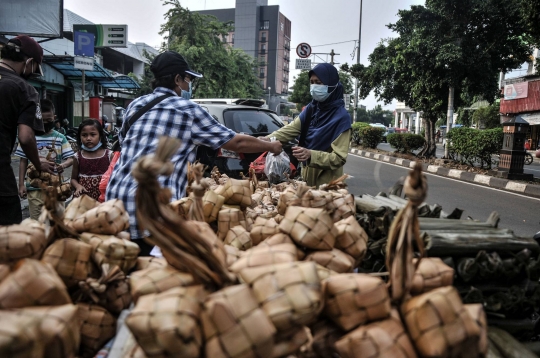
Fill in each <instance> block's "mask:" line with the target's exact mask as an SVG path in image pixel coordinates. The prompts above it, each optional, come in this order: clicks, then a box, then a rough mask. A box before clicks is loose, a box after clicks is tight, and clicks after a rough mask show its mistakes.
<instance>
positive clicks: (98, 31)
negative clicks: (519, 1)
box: [73, 24, 128, 47]
mask: <svg viewBox="0 0 540 358" xmlns="http://www.w3.org/2000/svg"><path fill="white" fill-rule="evenodd" d="M73 31H80V32H87V33H92V34H94V35H95V36H96V38H95V43H94V44H95V46H96V47H127V45H128V33H127V32H128V28H127V25H95V24H93V25H82V24H81V25H79V24H74V25H73Z"/></svg>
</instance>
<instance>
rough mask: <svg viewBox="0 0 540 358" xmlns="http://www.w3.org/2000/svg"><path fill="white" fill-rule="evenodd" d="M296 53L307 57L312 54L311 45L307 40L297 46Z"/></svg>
mask: <svg viewBox="0 0 540 358" xmlns="http://www.w3.org/2000/svg"><path fill="white" fill-rule="evenodd" d="M296 54H297V55H298V57H300V58H307V57H309V56H311V46H309V45H308V44H307V43H305V42H302V43H300V44H299V45H298V46H296Z"/></svg>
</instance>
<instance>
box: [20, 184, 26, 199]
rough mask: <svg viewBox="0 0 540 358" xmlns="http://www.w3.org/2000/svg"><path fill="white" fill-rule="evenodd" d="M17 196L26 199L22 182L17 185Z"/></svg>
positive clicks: (24, 186)
mask: <svg viewBox="0 0 540 358" xmlns="http://www.w3.org/2000/svg"><path fill="white" fill-rule="evenodd" d="M19 196H20V197H21V199H26V185H24V183H23V184H22V185H20V186H19Z"/></svg>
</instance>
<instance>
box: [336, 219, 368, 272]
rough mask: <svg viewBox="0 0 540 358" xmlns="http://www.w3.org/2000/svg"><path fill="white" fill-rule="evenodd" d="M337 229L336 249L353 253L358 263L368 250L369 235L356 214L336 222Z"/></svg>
mask: <svg viewBox="0 0 540 358" xmlns="http://www.w3.org/2000/svg"><path fill="white" fill-rule="evenodd" d="M335 226H336V229H337V235H336V244H335V247H336V249H340V250H341V251H343V252H345V253H346V254H349V255H351V256H352V257H353V258H354V260H355V262H356V263H357V264H358V263H360V262H361V261H362V259H363V258H364V256H365V254H366V251H367V241H368V235H367V234H366V232H365V231H364V229H363V228H362V227H361V226H360V224H358V222H357V221H356V218H355V216H354V215H353V216H349V217H347V218H345V219H342V220H340V221H338V222H336V224H335Z"/></svg>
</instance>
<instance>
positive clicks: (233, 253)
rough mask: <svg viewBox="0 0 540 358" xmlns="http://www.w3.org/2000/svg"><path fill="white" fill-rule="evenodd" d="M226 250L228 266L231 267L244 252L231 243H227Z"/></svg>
mask: <svg viewBox="0 0 540 358" xmlns="http://www.w3.org/2000/svg"><path fill="white" fill-rule="evenodd" d="M225 251H226V252H227V267H231V265H232V264H234V263H235V262H236V261H238V259H239V258H240V256H242V253H243V251H240V250H238V248H236V247H234V246H231V245H225Z"/></svg>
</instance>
